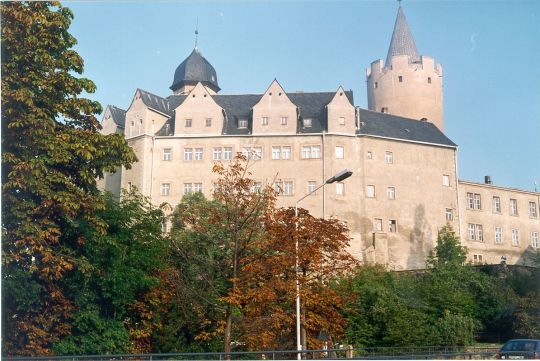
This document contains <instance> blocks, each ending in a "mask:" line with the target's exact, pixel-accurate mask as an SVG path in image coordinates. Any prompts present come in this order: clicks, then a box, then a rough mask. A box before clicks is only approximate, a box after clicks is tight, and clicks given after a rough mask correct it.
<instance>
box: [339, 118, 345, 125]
mask: <svg viewBox="0 0 540 361" xmlns="http://www.w3.org/2000/svg"><path fill="white" fill-rule="evenodd" d="M338 124H339V125H345V117H339V123H338Z"/></svg>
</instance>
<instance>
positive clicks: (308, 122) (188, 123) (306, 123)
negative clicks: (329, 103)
mask: <svg viewBox="0 0 540 361" xmlns="http://www.w3.org/2000/svg"><path fill="white" fill-rule="evenodd" d="M269 123H270V118H269V117H267V116H264V117H261V125H262V126H268V124H269ZM288 123H289V118H288V117H285V116H281V117H279V124H281V125H287V124H288ZM141 124H142V120H141ZM338 124H339V125H345V117H338ZM205 125H206V126H207V127H211V126H212V118H206V119H205ZM302 125H303V127H304V128H311V127H312V126H313V119H311V118H304V119H302ZM132 126H133V124H132ZM192 126H193V119H191V118H188V119H184V127H185V128H191V127H192ZM247 127H248V120H247V119H239V120H238V128H240V129H245V128H247Z"/></svg>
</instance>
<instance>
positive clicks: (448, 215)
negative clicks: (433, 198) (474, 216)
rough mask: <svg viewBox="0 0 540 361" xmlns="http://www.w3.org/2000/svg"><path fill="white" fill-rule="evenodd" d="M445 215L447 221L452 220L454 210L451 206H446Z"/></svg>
mask: <svg viewBox="0 0 540 361" xmlns="http://www.w3.org/2000/svg"><path fill="white" fill-rule="evenodd" d="M445 215H446V221H447V222H451V221H453V220H454V212H453V211H452V208H446V210H445Z"/></svg>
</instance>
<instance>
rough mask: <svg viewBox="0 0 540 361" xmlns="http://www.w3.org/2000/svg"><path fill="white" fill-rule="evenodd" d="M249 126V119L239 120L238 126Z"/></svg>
mask: <svg viewBox="0 0 540 361" xmlns="http://www.w3.org/2000/svg"><path fill="white" fill-rule="evenodd" d="M247 126H248V121H247V119H240V120H238V128H247Z"/></svg>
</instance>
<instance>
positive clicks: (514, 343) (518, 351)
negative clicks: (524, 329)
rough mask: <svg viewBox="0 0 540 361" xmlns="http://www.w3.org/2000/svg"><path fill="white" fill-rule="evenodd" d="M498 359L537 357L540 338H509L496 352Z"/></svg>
mask: <svg viewBox="0 0 540 361" xmlns="http://www.w3.org/2000/svg"><path fill="white" fill-rule="evenodd" d="M497 358H498V359H527V360H530V359H538V358H540V340H526V339H518V340H510V341H508V342H507V343H505V344H504V346H503V347H501V349H500V350H499V352H497Z"/></svg>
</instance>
